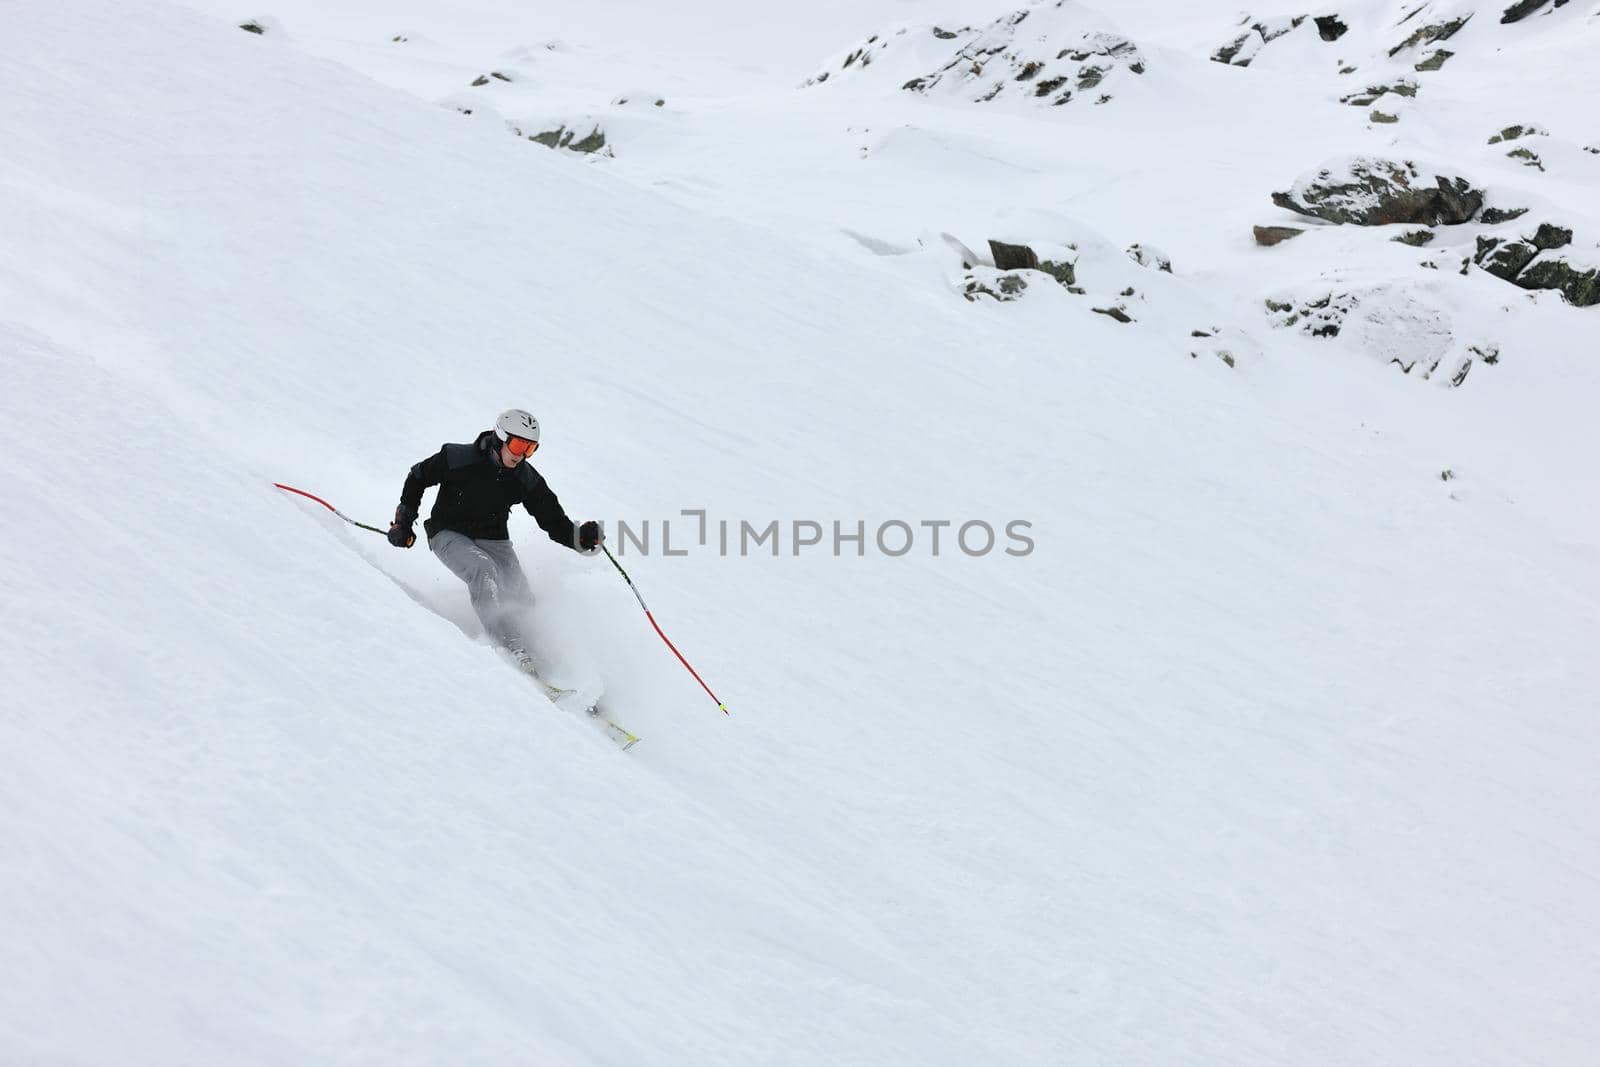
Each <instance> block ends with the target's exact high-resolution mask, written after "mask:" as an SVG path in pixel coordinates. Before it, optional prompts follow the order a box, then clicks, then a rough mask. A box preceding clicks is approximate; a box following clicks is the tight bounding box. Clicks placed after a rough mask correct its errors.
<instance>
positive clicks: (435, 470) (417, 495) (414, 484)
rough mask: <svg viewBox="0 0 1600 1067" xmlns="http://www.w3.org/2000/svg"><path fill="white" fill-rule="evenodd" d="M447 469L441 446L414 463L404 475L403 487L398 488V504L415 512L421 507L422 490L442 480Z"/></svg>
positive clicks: (448, 465)
mask: <svg viewBox="0 0 1600 1067" xmlns="http://www.w3.org/2000/svg"><path fill="white" fill-rule="evenodd" d="M449 470H450V464H449V462H448V461H447V460H446V459H445V455H444V449H443V448H441V449H439V451H437V452H435V453H434V454H433V455H431V456H429V457H428V458H427V459H425V460H423V461H422V462H420V463H418V464H416V465H415V466H414V467H412V468H411V471H410V473H409V474H407V475H406V484H405V488H403V489H401V490H400V506H401V507H403V508H409V509H411V512H412V514H416V513H417V512H418V511H419V510H421V508H422V491H423V490H424V489H426V488H428V487H429V486H430V485H438V484H439V483H440V482H442V481H444V476H445V474H446V473H447V472H448V471H449Z"/></svg>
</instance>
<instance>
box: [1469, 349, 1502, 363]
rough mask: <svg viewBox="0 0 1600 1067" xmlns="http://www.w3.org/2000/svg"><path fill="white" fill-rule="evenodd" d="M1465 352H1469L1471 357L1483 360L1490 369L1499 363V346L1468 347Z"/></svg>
mask: <svg viewBox="0 0 1600 1067" xmlns="http://www.w3.org/2000/svg"><path fill="white" fill-rule="evenodd" d="M1467 351H1468V352H1471V353H1472V354H1473V355H1475V356H1477V357H1478V358H1479V359H1481V360H1483V361H1484V363H1486V364H1488V365H1489V366H1491V367H1492V366H1494V365H1495V364H1496V363H1499V362H1500V346H1499V345H1492V344H1491V345H1482V346H1480V345H1468V346H1467Z"/></svg>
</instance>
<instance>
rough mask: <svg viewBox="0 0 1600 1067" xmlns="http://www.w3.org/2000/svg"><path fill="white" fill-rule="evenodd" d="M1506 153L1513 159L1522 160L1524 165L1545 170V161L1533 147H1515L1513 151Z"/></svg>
mask: <svg viewBox="0 0 1600 1067" xmlns="http://www.w3.org/2000/svg"><path fill="white" fill-rule="evenodd" d="M1506 155H1507V156H1509V157H1510V158H1511V159H1520V160H1522V165H1523V166H1524V167H1537V168H1538V169H1539V170H1540V171H1543V170H1544V161H1543V160H1541V159H1540V158H1539V153H1537V152H1535V151H1533V150H1531V149H1528V148H1513V149H1512V150H1511V151H1509V152H1507V153H1506Z"/></svg>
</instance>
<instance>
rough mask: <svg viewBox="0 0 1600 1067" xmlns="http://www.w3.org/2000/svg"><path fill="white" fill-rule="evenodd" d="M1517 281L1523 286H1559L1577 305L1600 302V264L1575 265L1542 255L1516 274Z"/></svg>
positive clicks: (1568, 299)
mask: <svg viewBox="0 0 1600 1067" xmlns="http://www.w3.org/2000/svg"><path fill="white" fill-rule="evenodd" d="M1516 284H1518V285H1520V286H1522V288H1524V289H1559V290H1560V291H1561V295H1562V297H1563V298H1565V299H1566V301H1567V303H1569V304H1571V305H1573V306H1574V307H1581V308H1582V307H1593V306H1594V305H1596V304H1600V266H1594V267H1581V266H1575V265H1574V264H1572V263H1570V262H1568V261H1567V260H1565V259H1561V258H1559V257H1555V256H1551V255H1548V254H1546V255H1541V256H1540V257H1539V259H1538V260H1537V261H1536V262H1534V263H1533V264H1532V265H1531V266H1529V267H1528V268H1527V269H1526V270H1524V271H1523V272H1522V273H1521V274H1519V275H1518V276H1517V278H1516Z"/></svg>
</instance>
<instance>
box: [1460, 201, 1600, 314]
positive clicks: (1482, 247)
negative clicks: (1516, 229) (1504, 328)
mask: <svg viewBox="0 0 1600 1067" xmlns="http://www.w3.org/2000/svg"><path fill="white" fill-rule="evenodd" d="M1572 244H1573V234H1572V231H1571V230H1570V229H1568V228H1566V227H1565V226H1557V225H1554V224H1553V223H1548V222H1546V223H1541V224H1540V225H1539V227H1538V228H1537V229H1536V230H1534V232H1533V235H1532V236H1528V237H1521V238H1518V239H1515V240H1507V239H1505V238H1501V237H1494V236H1482V237H1479V238H1478V249H1477V253H1476V254H1475V255H1474V256H1473V262H1474V263H1476V264H1477V265H1478V266H1479V267H1481V268H1483V270H1485V271H1487V272H1488V273H1490V274H1493V275H1494V276H1495V277H1497V278H1503V279H1505V280H1506V281H1508V282H1511V283H1513V284H1514V285H1518V286H1521V287H1522V288H1523V289H1554V290H1557V291H1559V292H1560V293H1561V295H1562V297H1563V298H1564V299H1565V300H1566V301H1567V303H1569V304H1572V305H1573V306H1574V307H1593V306H1594V305H1596V304H1600V249H1597V250H1596V252H1591V253H1589V255H1588V257H1587V262H1585V258H1584V256H1583V255H1581V254H1579V253H1576V252H1565V253H1560V254H1558V250H1560V249H1567V248H1571V247H1572Z"/></svg>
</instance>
